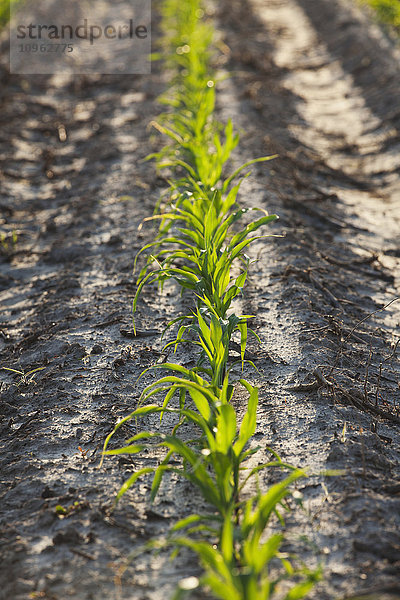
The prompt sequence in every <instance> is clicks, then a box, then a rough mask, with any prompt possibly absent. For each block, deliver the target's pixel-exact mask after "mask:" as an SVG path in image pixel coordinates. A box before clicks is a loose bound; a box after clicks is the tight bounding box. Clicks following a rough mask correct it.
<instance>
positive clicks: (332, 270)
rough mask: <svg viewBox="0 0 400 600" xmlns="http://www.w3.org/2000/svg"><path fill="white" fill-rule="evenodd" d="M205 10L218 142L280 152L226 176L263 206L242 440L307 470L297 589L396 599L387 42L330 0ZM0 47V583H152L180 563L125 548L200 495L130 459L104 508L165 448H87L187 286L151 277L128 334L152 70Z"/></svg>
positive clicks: (398, 501)
mask: <svg viewBox="0 0 400 600" xmlns="http://www.w3.org/2000/svg"><path fill="white" fill-rule="evenodd" d="M215 19H216V23H217V27H218V31H219V35H220V43H219V47H220V48H221V49H222V54H221V56H220V69H221V71H224V70H225V71H227V72H229V73H230V77H229V78H228V79H224V80H223V81H222V82H221V84H220V95H219V107H218V111H219V116H220V118H221V120H225V119H227V118H229V117H232V118H233V120H234V123H235V124H236V127H238V128H240V129H241V132H242V137H241V144H240V148H239V150H238V151H237V152H236V155H235V158H234V162H235V161H237V163H238V164H239V163H241V162H244V161H245V160H248V159H250V158H253V157H256V156H260V155H266V154H275V153H276V154H278V155H279V157H278V158H277V159H275V160H274V161H272V162H270V163H267V166H266V165H263V166H257V167H256V168H254V169H253V173H252V175H251V177H250V178H248V179H247V180H246V181H245V183H244V185H243V191H242V197H241V201H242V202H243V203H245V204H247V205H248V206H259V207H261V208H264V209H268V210H269V211H270V212H276V213H277V214H278V215H279V216H280V221H278V223H277V224H275V225H274V226H273V228H270V231H269V232H273V233H274V234H275V235H279V236H281V237H271V238H266V239H262V240H259V241H258V242H257V245H256V246H255V247H253V250H252V257H253V258H254V259H255V260H256V259H257V260H256V262H254V264H253V266H252V270H251V275H250V279H249V283H248V286H247V289H246V294H245V296H244V297H243V299H242V300H241V306H240V309H241V310H243V312H245V313H246V314H254V315H255V318H254V321H253V326H254V328H255V329H256V331H257V333H258V334H259V336H260V337H261V344H260V345H258V344H257V343H251V344H250V346H249V353H250V357H251V358H252V360H253V361H254V363H255V364H256V366H257V368H258V372H256V371H253V370H251V368H250V366H249V367H248V368H246V369H247V370H246V377H247V378H248V379H249V380H251V381H252V382H253V383H254V384H257V385H259V386H260V390H261V393H260V398H261V402H260V409H259V419H258V428H257V433H256V435H255V438H254V445H258V446H260V450H259V452H258V453H257V454H256V455H255V456H254V461H255V464H257V462H265V461H266V459H267V458H268V457H269V456H270V452H269V449H270V448H272V449H273V450H275V451H276V452H278V453H279V454H280V455H281V457H282V458H283V459H284V460H285V461H291V462H292V463H294V464H296V465H299V466H308V467H309V471H310V473H311V474H313V476H312V477H309V478H307V479H305V480H303V481H302V482H301V483H299V484H298V488H299V491H301V492H302V494H303V508H302V509H297V510H294V511H293V512H292V513H291V514H290V515H289V517H288V519H287V523H286V529H287V542H286V547H285V550H287V551H288V552H296V553H297V554H299V555H300V556H301V558H302V559H303V560H304V561H305V562H306V564H309V565H311V566H313V565H316V564H317V563H318V562H322V563H323V565H324V579H323V581H322V582H321V583H319V584H318V585H317V586H316V588H315V590H314V591H313V592H312V593H311V594H310V598H311V599H313V600H317V599H318V600H336V599H339V598H350V597H353V596H356V595H357V597H362V596H361V595H362V594H366V593H369V594H372V593H373V594H374V595H372V596H371V595H370V596H368V597H369V598H374V600H378V599H379V600H394V599H396V598H397V599H398V598H400V581H399V572H400V534H399V531H400V482H399V472H400V461H399V457H400V449H399V442H400V431H399V425H400V387H399V381H400V363H399V354H400V348H399V347H398V346H400V344H399V343H398V342H399V339H400V331H399V326H400V301H396V298H397V297H399V296H400V243H399V242H400V153H399V145H400V137H399V127H400V111H399V105H398V98H399V97H400V78H399V75H400V67H399V60H398V59H399V53H398V50H396V48H395V47H394V46H393V44H392V42H391V41H389V40H388V39H387V38H386V37H385V35H384V34H383V33H382V32H381V31H380V30H379V29H378V28H377V27H376V26H375V25H371V23H370V22H369V20H368V17H367V16H366V15H364V14H363V13H362V12H361V11H360V10H359V9H358V8H355V7H352V6H351V5H350V3H349V2H347V1H345V0H319V1H318V2H315V0H240V1H238V0H234V1H233V2H227V1H226V2H225V1H223V2H221V3H219V4H218V6H217V10H216V11H215ZM6 63H7V55H6V52H5V50H4V49H3V52H2V56H1V64H2V65H3V66H0V81H1V88H0V104H1V110H0V121H1V129H0V173H1V174H0V186H1V197H0V214H1V220H0V228H1V232H2V233H4V234H5V239H4V240H3V243H2V245H1V247H0V253H1V254H0V266H1V271H0V303H1V315H0V367H2V370H1V372H0V381H1V399H0V419H1V420H0V428H1V435H0V443H1V452H0V484H1V486H0V490H1V492H0V494H1V504H0V531H1V538H0V552H1V560H0V581H1V588H0V598H1V600H3V599H4V600H9V599H13V600H28V599H29V598H44V599H45V600H46V599H47V600H64V599H68V598H71V599H73V600H90V599H93V600H94V599H96V600H111V599H114V598H115V599H118V598H119V599H121V600H145V599H146V600H159V599H161V598H166V597H170V596H171V594H172V591H173V589H174V586H175V585H176V582H177V581H178V580H179V579H180V578H181V577H185V576H188V575H192V574H198V573H199V570H198V565H197V564H196V561H194V560H193V558H192V557H191V556H190V555H187V556H186V555H183V556H181V557H180V559H179V560H178V561H175V562H172V563H171V562H169V560H168V554H167V553H160V554H158V555H154V554H151V553H143V552H142V553H140V554H139V555H138V556H135V557H134V558H132V560H131V561H130V563H129V565H128V566H127V568H126V570H125V571H124V573H123V574H122V571H121V568H120V567H121V564H123V559H124V558H125V557H127V556H128V554H129V553H130V552H132V551H135V550H137V549H138V548H140V547H141V546H142V545H143V544H145V543H146V542H147V541H148V540H150V539H151V538H153V537H154V536H161V535H165V534H166V533H167V531H168V528H169V527H170V526H171V524H173V523H174V522H175V521H176V520H177V519H178V518H180V517H182V516H184V515H185V514H189V513H190V512H193V510H196V509H200V508H201V507H202V501H201V499H199V498H196V497H195V496H194V494H193V490H192V489H191V488H190V487H189V486H188V484H186V483H184V482H182V481H180V480H178V479H173V478H171V479H169V480H168V482H166V483H165V485H164V486H163V488H162V490H161V493H160V495H159V498H158V500H157V501H156V503H155V504H154V505H150V504H149V502H148V495H149V481H148V480H146V479H143V480H141V482H140V483H138V484H137V485H136V486H135V487H134V488H133V489H132V490H130V491H129V492H128V493H127V494H126V495H125V496H124V498H123V499H122V500H121V501H120V503H119V504H118V505H117V507H116V508H114V506H113V502H114V497H115V494H116V493H117V491H118V489H119V487H120V485H121V484H122V482H123V481H124V480H125V479H126V477H127V476H128V475H129V474H130V473H131V472H132V471H133V470H136V469H137V468H140V467H143V466H149V465H154V464H156V463H157V460H159V458H160V456H157V455H156V454H154V455H153V454H151V453H149V454H147V455H144V454H143V455H140V457H135V459H134V460H129V459H127V458H126V457H122V458H119V459H118V458H117V457H113V458H109V459H108V460H106V461H105V462H104V465H103V467H102V468H101V469H99V462H100V454H101V449H102V445H103V442H104V439H105V436H106V435H107V434H108V433H109V432H110V431H111V430H112V428H113V426H114V424H115V422H116V420H117V419H118V418H120V417H123V416H125V415H126V414H128V413H129V412H130V411H131V410H133V409H134V408H135V406H136V405H137V402H138V399H139V396H140V392H141V390H142V389H143V387H144V386H145V384H146V383H148V382H150V381H151V380H153V379H154V377H155V376H156V375H155V374H153V373H152V372H149V373H147V374H146V376H145V377H144V378H142V379H141V380H140V381H139V383H136V380H137V378H138V377H139V375H140V373H141V372H142V371H143V369H145V368H146V367H148V366H150V365H152V364H154V363H155V362H157V361H162V360H164V359H165V357H164V355H163V354H162V352H161V348H162V344H161V342H160V334H161V333H162V331H163V328H164V326H165V323H166V322H168V321H169V320H170V319H172V318H174V317H176V316H179V315H180V314H181V312H182V310H184V308H185V307H187V304H188V302H189V300H188V299H187V298H185V297H183V298H179V297H178V295H177V290H176V289H175V288H174V287H173V286H172V285H171V286H169V287H166V288H165V290H164V293H163V294H162V295H160V294H158V293H157V291H156V290H154V289H150V288H149V289H148V290H147V291H146V292H145V294H144V295H143V296H142V299H141V301H140V302H139V305H138V306H139V309H138V314H137V326H138V336H137V337H134V336H133V330H132V320H131V302H132V299H133V296H134V293H135V278H134V276H133V274H132V267H133V261H134V257H135V254H136V252H137V251H138V250H139V249H140V248H141V247H142V246H143V245H144V244H145V243H146V242H148V241H150V240H151V239H152V235H153V232H152V229H151V226H150V225H146V226H145V227H143V228H142V229H141V230H140V231H138V226H139V224H140V223H141V222H142V220H143V219H144V218H145V217H148V216H150V215H151V214H152V211H153V208H154V205H155V203H156V202H157V200H158V198H159V196H160V194H161V193H162V192H163V190H164V189H165V188H166V182H165V180H164V179H163V178H162V177H159V176H157V175H156V173H155V170H154V166H153V165H152V164H151V163H149V162H145V161H144V160H143V159H144V158H145V157H146V155H147V154H148V153H149V152H151V151H153V150H154V149H156V148H157V147H159V144H160V143H161V142H160V139H159V137H158V136H157V135H154V134H152V133H151V130H150V129H149V127H148V125H149V123H150V122H151V120H152V119H153V118H154V117H155V116H156V115H157V114H158V113H159V112H160V107H159V105H158V104H157V103H156V98H157V96H158V95H159V94H160V93H161V91H163V90H164V89H165V86H166V84H167V81H166V79H167V78H166V77H165V74H163V73H162V70H161V69H160V67H157V66H155V67H154V69H153V74H152V75H151V76H132V77H130V78H127V77H123V78H122V77H121V78H118V77H111V76H108V77H104V76H103V77H100V76H91V77H75V78H67V77H65V76H63V75H61V74H60V75H57V76H54V77H20V76H15V75H14V76H11V75H9V74H8V72H7V68H6V66H5V65H6ZM13 232H15V233H16V235H17V240H16V243H14V242H13V240H12V234H13ZM167 341H168V339H167ZM232 354H233V355H234V354H235V351H234V349H233V350H232ZM177 359H178V360H179V361H180V362H181V364H191V362H192V360H193V357H192V356H190V355H185V354H184V353H183V352H182V351H181V354H180V355H179V356H178V357H177ZM9 369H14V370H15V371H19V373H17V372H13V371H11V370H9ZM238 409H240V407H238ZM148 425H149V424H148V423H143V424H141V423H138V424H137V426H138V427H141V426H143V427H148ZM163 426H164V427H167V426H168V423H165V424H164V425H163ZM135 427H136V425H135V424H132V425H131V426H125V428H123V429H121V432H120V435H119V438H118V440H116V441H117V442H118V443H120V442H121V441H122V440H123V439H126V438H128V437H129V436H130V435H131V434H132V432H134V431H135ZM326 469H340V470H343V471H344V472H343V474H342V475H339V476H334V477H325V476H324V475H323V472H324V471H325V470H326ZM274 476H275V473H273V474H271V473H268V472H265V474H264V475H261V476H260V485H261V486H264V487H265V488H266V487H267V485H268V483H269V482H270V481H271V480H272V479H273V477H274ZM57 506H62V507H63V508H64V509H65V513H66V514H64V515H60V514H58V513H57V510H56V507H57ZM58 512H60V509H59V510H58ZM198 597H199V598H200V597H201V596H198ZM365 597H367V596H365Z"/></svg>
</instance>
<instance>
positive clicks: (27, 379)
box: [1, 367, 46, 387]
mask: <svg viewBox="0 0 400 600" xmlns="http://www.w3.org/2000/svg"><path fill="white" fill-rule="evenodd" d="M1 368H2V370H3V371H8V372H10V373H14V374H16V375H19V376H20V380H19V381H18V383H17V384H16V385H17V387H19V386H21V385H29V384H31V383H36V382H35V381H34V379H35V376H36V374H37V373H38V372H39V371H43V370H44V369H45V368H46V367H37V368H36V369H32V370H31V371H28V372H27V373H25V372H24V371H20V370H18V369H11V368H10V367H1Z"/></svg>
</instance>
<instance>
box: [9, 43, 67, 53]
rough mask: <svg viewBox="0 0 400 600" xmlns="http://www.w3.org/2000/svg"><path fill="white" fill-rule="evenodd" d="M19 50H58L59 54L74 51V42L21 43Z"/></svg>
mask: <svg viewBox="0 0 400 600" xmlns="http://www.w3.org/2000/svg"><path fill="white" fill-rule="evenodd" d="M18 50H19V52H32V53H34V52H41V53H44V52H46V53H48V52H57V53H58V54H68V53H69V52H73V51H74V46H73V44H19V45H18Z"/></svg>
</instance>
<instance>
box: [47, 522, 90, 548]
mask: <svg viewBox="0 0 400 600" xmlns="http://www.w3.org/2000/svg"><path fill="white" fill-rule="evenodd" d="M83 541H84V538H83V536H82V535H81V534H80V533H79V532H78V531H77V530H76V529H75V528H74V527H72V526H71V525H70V526H69V527H67V528H66V529H62V530H60V531H59V532H58V533H56V535H55V536H54V537H53V544H54V545H55V546H59V545H60V544H82V542H83Z"/></svg>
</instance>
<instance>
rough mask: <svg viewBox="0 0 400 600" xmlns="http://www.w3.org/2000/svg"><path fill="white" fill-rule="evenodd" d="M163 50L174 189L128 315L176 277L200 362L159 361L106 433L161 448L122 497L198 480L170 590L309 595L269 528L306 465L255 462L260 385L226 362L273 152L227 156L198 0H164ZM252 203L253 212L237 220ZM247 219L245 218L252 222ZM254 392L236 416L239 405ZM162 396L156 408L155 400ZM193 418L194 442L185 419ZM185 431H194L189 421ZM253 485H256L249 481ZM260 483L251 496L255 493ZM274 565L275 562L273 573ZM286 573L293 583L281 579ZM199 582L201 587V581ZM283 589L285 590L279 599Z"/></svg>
mask: <svg viewBox="0 0 400 600" xmlns="http://www.w3.org/2000/svg"><path fill="white" fill-rule="evenodd" d="M161 10H162V22H163V31H164V36H163V50H164V54H165V55H166V57H167V58H166V63H167V68H168V70H169V73H171V77H172V82H171V86H170V88H169V89H168V91H167V93H166V94H165V95H164V96H163V97H162V99H161V101H162V102H163V104H165V105H167V107H168V110H167V112H166V113H165V114H163V115H161V117H160V118H159V119H158V121H157V123H154V126H155V127H156V128H157V129H158V130H159V131H160V132H161V133H162V134H164V135H165V136H167V137H168V138H169V143H168V144H166V145H165V147H163V149H162V150H161V151H160V152H158V153H156V154H154V155H152V157H153V158H155V159H156V161H157V164H158V168H159V169H168V172H169V174H170V179H169V189H168V194H167V195H166V196H165V197H164V198H163V200H162V202H160V203H159V205H158V207H157V209H156V211H155V214H154V215H153V217H151V220H152V221H155V222H157V223H158V228H157V233H156V235H155V239H154V241H153V242H152V243H150V244H148V245H146V246H145V247H144V248H143V249H142V251H141V252H144V253H145V254H146V255H147V259H146V261H145V264H144V266H143V268H142V269H141V271H140V274H139V278H138V289H137V294H136V296H135V299H134V304H133V310H134V313H135V311H136V305H137V302H138V299H139V298H140V295H141V292H142V289H143V287H144V286H145V285H150V284H154V283H157V284H159V285H160V286H161V287H162V285H163V284H164V282H165V281H167V280H173V281H174V282H175V283H176V284H177V285H178V286H179V287H180V288H181V289H182V291H184V290H185V291H189V293H190V294H191V295H192V298H193V303H192V310H191V312H190V314H186V315H182V316H179V317H177V318H176V319H174V320H173V321H171V322H170V323H169V324H168V325H167V329H169V328H172V327H175V328H176V330H177V333H176V334H174V339H173V340H172V341H171V342H169V343H167V344H166V346H165V349H167V348H169V349H170V351H171V352H172V351H174V352H175V351H176V349H177V348H178V347H180V346H181V345H183V344H189V345H190V346H191V347H192V348H195V349H197V352H196V355H197V363H196V366H195V367H194V368H192V369H187V368H185V367H183V366H181V365H179V364H178V363H176V362H168V363H165V364H162V365H156V366H155V367H154V369H161V370H162V371H163V375H162V376H161V377H160V378H159V379H157V380H156V381H154V382H153V383H151V384H150V385H148V386H147V387H146V388H145V389H144V390H143V392H142V394H141V397H140V401H139V405H138V408H136V410H134V411H133V412H132V413H131V414H130V415H129V416H127V417H126V418H124V419H122V420H121V421H119V422H118V424H117V425H116V426H115V428H114V430H113V432H112V433H111V434H110V435H109V436H108V438H107V439H106V442H105V446H104V454H105V455H119V454H130V455H132V454H138V453H140V452H143V451H144V450H148V449H149V448H158V449H160V448H161V449H164V450H165V457H164V459H163V460H162V462H161V464H159V465H158V466H157V467H154V468H152V467H146V468H143V469H139V470H138V471H136V472H134V473H133V474H132V475H131V476H130V477H129V479H128V480H127V481H126V482H125V483H124V484H123V486H122V488H121V490H120V491H119V493H118V496H117V500H119V498H121V496H122V495H123V494H124V493H125V492H126V491H127V490H128V489H129V488H130V487H131V486H132V485H134V483H135V482H136V481H137V479H138V478H139V477H142V476H145V475H148V474H152V486H151V500H152V501H153V500H154V498H155V497H156V495H157V493H158V491H159V488H160V485H161V483H162V480H163V477H164V476H166V474H168V473H175V474H176V473H177V474H179V475H180V476H181V477H183V478H184V479H186V480H188V481H189V482H191V484H193V485H194V486H195V487H196V488H197V490H198V491H199V493H200V494H201V496H202V497H203V498H204V499H205V500H206V502H207V504H208V505H209V507H210V509H209V512H208V514H192V515H190V516H188V517H185V518H184V519H182V520H180V521H179V522H178V523H176V524H175V526H174V527H173V528H172V530H171V532H170V535H169V536H168V540H167V542H166V543H167V544H170V545H171V546H173V547H174V548H175V551H179V548H183V547H185V548H190V549H191V550H192V551H194V552H195V553H196V554H197V555H198V556H199V558H200V561H201V563H202V565H203V568H204V575H203V577H202V578H201V580H200V582H198V580H197V579H196V578H190V580H187V581H186V582H184V583H183V584H182V585H181V587H180V588H179V590H178V591H177V593H176V598H181V597H183V595H184V594H186V593H188V592H189V588H192V587H197V585H198V584H200V585H203V586H206V588H208V589H209V590H210V591H211V594H212V595H213V596H214V597H216V598H221V599H225V600H228V599H229V600H266V599H269V598H273V597H276V593H279V589H281V590H282V589H283V590H284V592H282V591H281V592H280V594H281V595H280V596H279V597H280V598H285V600H296V599H299V598H303V597H305V596H306V595H307V594H308V592H309V591H310V589H311V588H312V587H313V585H314V582H315V581H316V580H317V579H318V577H319V571H313V572H312V571H309V570H307V569H306V568H305V567H302V568H301V569H298V568H296V569H295V567H294V566H293V564H292V563H293V561H291V560H290V559H289V557H288V556H285V555H283V554H282V553H280V547H281V544H282V539H283V537H282V534H281V533H274V534H269V535H268V533H267V528H268V527H269V526H270V524H271V523H270V522H271V518H273V517H278V519H280V520H281V521H282V520H283V519H282V514H283V512H284V510H287V508H288V504H287V497H288V496H289V495H290V493H291V492H290V486H291V485H292V484H293V483H294V482H295V481H296V480H298V479H299V478H301V477H304V476H305V473H304V471H302V470H300V469H296V468H294V467H292V466H291V465H286V464H284V463H282V461H281V460H280V459H279V457H278V456H277V455H274V454H272V456H273V460H271V461H270V462H269V463H267V464H264V465H257V466H256V467H252V466H251V462H250V458H251V456H252V455H253V454H254V453H255V452H257V450H258V448H250V442H251V439H252V436H253V434H254V432H255V429H256V420H257V407H258V400H259V398H258V389H257V388H256V387H254V386H252V385H251V384H250V383H249V382H248V381H247V380H246V379H244V378H243V377H242V378H240V376H238V377H239V379H238V380H237V381H234V377H233V371H232V367H231V366H228V355H229V347H230V344H231V343H232V342H233V339H234V336H237V337H238V339H239V340H240V346H239V348H240V360H238V362H239V363H241V365H240V366H241V372H242V373H243V367H244V363H245V362H246V345H247V337H248V333H253V334H254V335H256V334H255V333H254V332H252V330H251V329H250V327H249V326H248V325H249V319H250V318H251V316H250V315H236V314H235V311H234V306H233V303H234V301H235V299H236V298H237V297H238V296H239V295H240V294H241V293H242V289H243V286H244V284H245V281H246V278H247V274H248V269H249V266H250V260H249V258H248V257H247V256H246V254H245V251H246V249H247V248H248V246H249V245H251V243H252V242H253V241H255V240H256V239H259V238H260V237H262V234H261V233H260V232H259V230H260V228H262V227H263V226H265V225H268V224H269V223H271V222H272V221H274V220H275V219H276V218H277V217H276V216H275V215H268V214H267V213H266V212H265V211H263V210H262V209H260V208H257V207H255V208H252V209H248V208H243V207H241V206H240V205H239V203H238V194H239V190H240V185H241V182H242V181H243V178H244V177H246V176H247V175H248V173H245V171H246V169H247V167H249V166H250V165H251V164H253V163H255V162H260V161H265V160H268V159H269V158H271V157H262V158H257V159H255V160H251V161H249V162H247V163H245V164H244V165H243V166H242V167H240V168H239V169H237V170H236V171H234V172H233V173H232V174H231V175H228V176H226V175H225V174H224V172H225V169H226V163H227V161H228V159H229V158H230V156H231V154H232V151H233V150H234V149H235V147H236V146H237V144H238V141H239V136H238V134H237V133H235V132H234V129H233V125H232V122H231V121H229V122H228V123H227V124H226V125H222V124H221V123H219V122H218V121H217V119H216V118H215V116H214V107H215V74H214V73H213V71H212V68H211V62H212V42H213V37H214V31H213V28H212V26H211V25H210V23H209V22H208V20H207V18H206V17H205V15H204V10H203V8H202V6H201V3H200V0H190V1H189V0H188V1H187V2H184V3H180V2H179V1H178V0H164V2H163V3H162V7H161ZM250 211H255V212H256V213H258V216H257V218H255V220H252V221H250V222H248V223H247V224H245V225H243V226H242V228H240V227H239V224H240V222H241V220H242V219H245V215H246V214H247V213H249V212H250ZM247 221H248V219H247ZM243 395H246V396H247V400H246V402H247V406H246V411H245V414H244V417H243V418H242V419H241V422H239V420H238V415H237V413H236V411H235V408H234V404H235V399H236V403H237V401H238V400H239V399H241V398H242V397H243ZM157 398H160V402H159V403H153V400H154V399H157ZM166 413H168V414H170V415H175V417H176V421H175V424H174V426H173V428H172V430H171V432H170V433H169V434H165V433H162V432H161V430H160V429H159V428H158V427H155V428H154V430H149V431H141V432H140V433H138V434H136V435H134V436H133V437H131V438H130V439H129V440H128V441H127V443H126V445H125V446H123V447H121V448H117V449H108V446H109V442H110V440H111V438H112V437H113V435H114V434H115V432H116V431H118V430H119V429H120V427H121V426H123V425H124V424H125V423H126V422H127V421H129V420H131V419H141V418H143V417H149V416H151V415H159V417H160V420H162V418H163V416H164V415H165V414H166ZM188 424H190V427H191V431H193V432H194V433H193V436H192V437H191V439H190V440H188V439H187V433H186V435H185V434H183V433H182V432H183V430H182V427H183V426H184V425H188ZM186 431H187V428H186ZM267 467H268V468H273V467H275V468H279V469H285V470H286V473H287V472H289V474H288V475H287V474H286V476H284V477H282V480H281V481H280V482H279V483H276V484H274V485H272V486H271V487H270V488H269V489H268V491H267V492H266V493H265V492H262V491H261V490H260V487H259V484H258V473H259V472H260V471H261V470H262V469H265V468H267ZM250 481H252V482H254V485H252V486H249V485H248V483H249V482H250ZM250 488H251V489H254V488H255V489H257V492H256V493H255V494H254V492H253V493H250V492H249V491H248V490H249V489H250ZM271 561H272V564H273V565H274V564H275V563H276V564H275V568H276V571H274V573H275V574H274V575H271V572H270V569H271ZM283 579H285V580H287V581H288V584H287V588H285V587H283V588H282V585H280V584H281V582H282V580H283ZM193 582H194V583H193ZM282 594H283V595H282Z"/></svg>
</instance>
